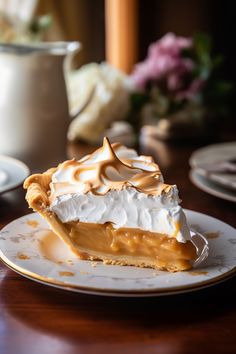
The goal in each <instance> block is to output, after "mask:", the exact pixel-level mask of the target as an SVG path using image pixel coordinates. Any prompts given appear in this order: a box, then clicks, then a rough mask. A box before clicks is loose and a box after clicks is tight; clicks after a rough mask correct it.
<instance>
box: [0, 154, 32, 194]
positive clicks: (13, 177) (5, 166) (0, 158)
mask: <svg viewBox="0 0 236 354" xmlns="http://www.w3.org/2000/svg"><path fill="white" fill-rule="evenodd" d="M29 174H30V170H29V168H28V167H27V166H26V165H25V164H24V163H23V162H22V161H20V160H17V159H14V158H12V157H9V156H4V155H0V194H2V193H5V192H9V191H10V190H12V189H15V188H17V187H19V186H20V185H22V184H23V182H24V180H25V178H26V177H28V176H29Z"/></svg>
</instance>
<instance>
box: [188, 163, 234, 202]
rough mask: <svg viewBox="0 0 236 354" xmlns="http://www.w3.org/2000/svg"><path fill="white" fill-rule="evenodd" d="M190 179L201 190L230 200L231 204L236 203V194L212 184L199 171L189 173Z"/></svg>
mask: <svg viewBox="0 0 236 354" xmlns="http://www.w3.org/2000/svg"><path fill="white" fill-rule="evenodd" d="M189 178H190V180H191V182H192V183H193V184H194V185H195V186H196V187H198V188H200V189H201V190H203V191H204V192H206V193H209V194H211V195H214V196H215V197H218V198H221V199H225V200H229V201H231V202H236V193H235V192H234V191H233V190H231V189H229V188H224V187H222V186H220V185H219V184H216V183H214V182H212V181H211V180H209V179H207V178H206V177H203V176H201V175H200V174H199V173H198V172H197V170H195V169H193V170H191V171H190V172H189Z"/></svg>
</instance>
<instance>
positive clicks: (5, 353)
mask: <svg viewBox="0 0 236 354" xmlns="http://www.w3.org/2000/svg"><path fill="white" fill-rule="evenodd" d="M194 148H195V146H192V147H188V146H187V147H186V146H182V147H181V146H178V147H176V146H171V145H166V144H163V143H157V144H156V145H155V144H154V145H153V144H152V146H149V147H147V146H146V147H145V148H143V151H142V152H149V153H152V154H154V155H155V157H156V159H157V161H158V162H159V164H160V166H161V167H162V169H163V172H164V176H165V179H166V181H167V182H168V183H176V184H177V185H178V186H179V190H180V195H181V197H182V199H183V203H182V204H183V206H184V207H186V208H189V209H193V210H197V211H200V212H203V213H207V214H209V215H212V216H215V217H217V218H219V219H221V220H223V221H225V222H227V223H229V224H231V225H232V226H236V220H235V204H233V203H231V202H227V201H223V200H220V199H217V198H215V197H213V196H210V195H208V194H206V193H204V192H202V191H200V190H199V189H197V188H195V187H194V186H193V185H192V184H191V182H190V181H189V178H188V172H189V166H188V159H189V156H190V154H191V152H192V151H193V149H194ZM83 149H84V147H83ZM73 151H74V153H75V151H76V150H75V149H74V150H73ZM83 152H84V150H83ZM79 153H80V147H78V154H79ZM27 212H31V211H30V210H29V209H28V207H27V205H26V203H25V201H24V192H23V191H22V190H16V191H14V192H11V193H7V194H5V195H4V196H0V227H2V226H4V225H6V224H7V223H8V222H10V221H11V220H13V219H15V218H17V217H20V216H22V215H24V214H26V213H27ZM235 298H236V287H235V280H234V279H231V280H228V281H226V282H224V283H222V284H219V285H217V286H214V287H211V288H208V289H205V290H200V291H197V292H192V293H188V294H185V295H184V294H183V295H172V296H169V297H168V296H166V297H159V298H146V299H132V298H123V299H122V298H112V297H111V298H109V297H98V296H89V295H82V294H74V293H69V292H65V291H62V290H57V289H53V288H50V287H46V286H44V285H40V284H37V283H35V282H33V281H30V280H27V279H24V278H23V277H21V276H19V275H17V274H15V273H14V272H13V271H11V270H9V269H8V268H6V267H5V266H4V265H3V264H2V265H0V353H1V354H15V353H16V354H25V353H26V354H27V353H30V354H34V353H41V354H44V353H57V354H58V353H59V354H60V353H63V354H64V353H70V354H72V353H86V354H87V353H88V354H90V353H96V354H100V353H113V354H116V353H129V354H133V353H134V354H139V353H140V354H141V353H150V354H151V353H161V354H162V353H163V354H166V353H170V354H175V353H186V354H189V353H199V352H201V351H202V352H204V353H235V352H236V341H235V328H236V309H235Z"/></svg>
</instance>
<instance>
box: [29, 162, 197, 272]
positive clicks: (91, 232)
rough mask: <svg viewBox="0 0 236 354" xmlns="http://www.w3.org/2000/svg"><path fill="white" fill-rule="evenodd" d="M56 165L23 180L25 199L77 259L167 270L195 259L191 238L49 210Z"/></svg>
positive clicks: (181, 267)
mask: <svg viewBox="0 0 236 354" xmlns="http://www.w3.org/2000/svg"><path fill="white" fill-rule="evenodd" d="M55 171H56V168H51V169H49V170H48V171H46V172H44V173H42V174H34V175H32V176H30V177H28V178H27V179H26V180H25V183H24V188H25V189H27V193H26V200H27V202H28V204H29V206H30V207H31V208H32V209H34V210H35V211H37V212H38V213H39V214H40V215H41V216H42V217H43V218H44V219H46V221H47V222H48V224H49V225H50V226H51V228H52V230H53V231H54V233H55V234H56V235H57V236H59V237H60V238H61V239H62V240H63V241H64V242H66V244H67V245H68V246H69V247H70V249H71V250H72V251H73V252H74V253H76V254H77V255H78V257H79V258H80V259H86V260H102V261H103V262H104V263H107V264H119V265H134V266H139V267H151V268H155V269H161V270H168V271H171V272H173V271H182V270H188V269H190V268H191V267H192V262H193V261H194V260H195V259H196V257H197V256H196V249H195V246H194V245H193V244H192V242H191V241H187V242H186V243H180V242H178V241H177V240H176V238H175V237H170V236H169V235H165V234H159V233H154V232H149V231H143V230H140V229H131V228H120V229H115V228H114V227H113V225H112V224H111V223H105V224H92V223H81V222H69V223H62V222H61V221H60V220H59V218H58V217H57V215H56V214H55V213H53V212H52V211H50V210H49V205H50V201H49V196H50V182H51V177H52V175H53V173H54V172H55Z"/></svg>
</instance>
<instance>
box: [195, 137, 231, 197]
mask: <svg viewBox="0 0 236 354" xmlns="http://www.w3.org/2000/svg"><path fill="white" fill-rule="evenodd" d="M232 159H234V160H235V159H236V142H230V143H221V144H214V145H208V146H205V147H203V148H201V149H198V150H196V151H194V153H193V154H192V155H191V157H190V160H189V163H190V166H191V167H192V168H193V169H198V174H199V175H202V176H203V177H205V179H206V178H207V179H209V180H212V181H213V182H214V184H215V185H221V186H223V187H224V188H225V189H228V188H229V189H232V190H234V191H235V190H236V187H235V186H236V174H232V173H222V172H221V173H218V172H214V173H208V172H207V166H212V165H217V164H218V163H222V162H227V161H229V160H232ZM204 166H205V167H204ZM212 187H213V188H214V185H212ZM235 196H236V194H235Z"/></svg>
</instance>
